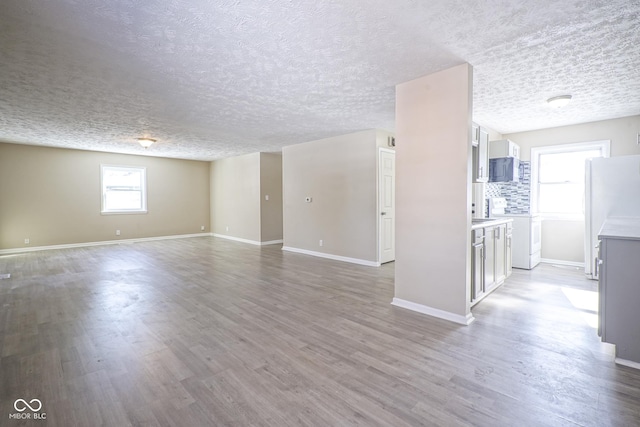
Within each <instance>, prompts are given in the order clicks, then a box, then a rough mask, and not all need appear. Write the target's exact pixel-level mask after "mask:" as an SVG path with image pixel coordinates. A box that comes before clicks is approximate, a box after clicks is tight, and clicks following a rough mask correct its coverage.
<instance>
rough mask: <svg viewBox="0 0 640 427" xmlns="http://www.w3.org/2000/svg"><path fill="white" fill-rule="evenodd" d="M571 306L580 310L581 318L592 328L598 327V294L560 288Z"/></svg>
mask: <svg viewBox="0 0 640 427" xmlns="http://www.w3.org/2000/svg"><path fill="white" fill-rule="evenodd" d="M562 292H563V293H564V295H565V296H566V297H567V299H568V300H569V302H571V305H573V306H574V307H575V308H577V309H578V310H580V311H581V312H582V313H581V314H582V317H583V318H584V320H585V321H586V322H587V324H588V325H589V326H590V327H592V328H597V327H598V293H597V292H595V291H584V290H580V289H573V288H562Z"/></svg>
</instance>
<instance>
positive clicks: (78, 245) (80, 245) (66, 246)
mask: <svg viewBox="0 0 640 427" xmlns="http://www.w3.org/2000/svg"><path fill="white" fill-rule="evenodd" d="M208 236H211V233H197V234H178V235H174V236H157V237H139V238H135V239H119V240H103V241H100V242H85V243H67V244H62V245H50V246H30V247H28V248H12V249H0V255H10V254H21V253H25V252H36V251H49V250H53V249H72V248H86V247H88V246H104V245H120V244H123V243H139V242H151V241H154V240H168V239H187V238H190V237H208Z"/></svg>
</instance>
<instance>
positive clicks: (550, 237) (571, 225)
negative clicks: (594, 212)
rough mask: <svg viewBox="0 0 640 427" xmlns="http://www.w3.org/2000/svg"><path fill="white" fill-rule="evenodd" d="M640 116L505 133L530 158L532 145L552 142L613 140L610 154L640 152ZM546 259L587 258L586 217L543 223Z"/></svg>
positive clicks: (580, 259)
mask: <svg viewBox="0 0 640 427" xmlns="http://www.w3.org/2000/svg"><path fill="white" fill-rule="evenodd" d="M639 132H640V116H632V117H624V118H620V119H613V120H604V121H598V122H592V123H584V124H580V125H572V126H563V127H557V128H550V129H541V130H535V131H529V132H519V133H512V134H505V135H504V137H505V138H508V139H510V140H512V141H514V142H516V143H517V144H518V145H520V148H521V159H522V160H527V161H530V160H531V148H533V147H544V146H549V145H559V144H569V143H576V142H589V141H599V140H607V139H608V140H611V156H625V155H632V154H640V146H638V144H637V134H638V133H639ZM541 256H542V258H543V259H547V260H559V261H568V262H572V263H582V262H584V221H581V220H580V221H575V220H571V221H569V220H545V221H543V223H542V253H541Z"/></svg>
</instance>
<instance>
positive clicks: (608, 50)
mask: <svg viewBox="0 0 640 427" xmlns="http://www.w3.org/2000/svg"><path fill="white" fill-rule="evenodd" d="M639 22H640V0H632V1H629V0H608V1H592V0H566V1H561V2H560V1H557V0H540V1H535V2H534V1H513V0H473V1H470V0H431V1H419V0H396V1H393V2H391V1H388V0H343V1H337V0H335V1H321V2H320V1H317V0H300V1H295V2H293V1H290V0H243V1H240V0H218V1H211V0H157V1H153V0H109V1H104V0H49V1H43V0H2V2H0V141H5V142H17V143H26V144H36V145H47V146H58V147H68V148H80V149H91V150H101V151H112V152H121V153H132V154H147V155H157V156H165V157H178V158H188V159H200V160H212V159H216V158H222V157H228V156H233V155H238V154H244V153H250V152H256V151H273V150H278V149H280V148H281V147H282V146H285V145H290V144H295V143H299V142H305V141H310V140H314V139H319V138H324V137H329V136H333V135H339V134H344V133H348V132H353V131H357V130H362V129H371V128H380V129H387V130H393V129H394V121H395V119H394V108H395V105H394V104H395V92H394V86H395V85H396V84H398V83H401V82H405V81H408V80H411V79H414V78H417V77H420V76H423V75H426V74H429V73H432V72H435V71H439V70H442V69H445V68H448V67H451V66H454V65H457V64H460V63H462V62H465V61H466V62H469V63H470V64H471V65H472V66H473V67H474V111H473V115H474V120H476V121H477V122H479V123H481V124H482V125H485V126H488V127H491V128H493V129H495V130H497V131H499V132H501V133H511V132H516V131H523V130H530V129H539V128H546V127H553V126H560V125H566V124H574V123H583V122H589V121H595V120H604V119H610V118H617V117H623V116H630V115H636V114H640V24H639ZM565 93H570V94H572V95H573V98H574V99H573V101H572V103H571V104H569V106H568V107H566V108H564V109H560V110H556V109H551V108H549V107H548V106H547V105H546V103H545V100H546V99H547V98H549V97H551V96H554V95H559V94H565ZM144 135H146V136H151V137H153V138H157V139H158V143H156V144H155V145H153V146H152V147H151V148H150V149H148V150H147V151H146V152H145V150H144V149H142V148H141V147H139V146H138V145H137V142H136V141H135V138H136V137H138V136H144Z"/></svg>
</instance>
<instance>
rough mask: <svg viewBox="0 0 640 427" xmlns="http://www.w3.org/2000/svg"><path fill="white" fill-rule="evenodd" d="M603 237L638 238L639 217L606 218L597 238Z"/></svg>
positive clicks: (639, 238)
mask: <svg viewBox="0 0 640 427" xmlns="http://www.w3.org/2000/svg"><path fill="white" fill-rule="evenodd" d="M603 237H605V238H606V237H610V238H614V239H629V240H640V218H637V217H624V218H623V217H614V218H608V219H606V220H605V221H604V224H602V228H601V229H600V232H599V233H598V238H599V239H601V238H603Z"/></svg>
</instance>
